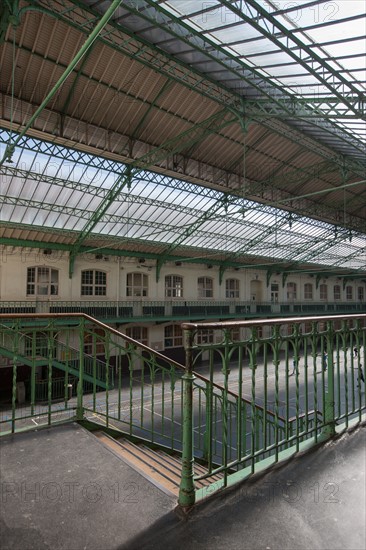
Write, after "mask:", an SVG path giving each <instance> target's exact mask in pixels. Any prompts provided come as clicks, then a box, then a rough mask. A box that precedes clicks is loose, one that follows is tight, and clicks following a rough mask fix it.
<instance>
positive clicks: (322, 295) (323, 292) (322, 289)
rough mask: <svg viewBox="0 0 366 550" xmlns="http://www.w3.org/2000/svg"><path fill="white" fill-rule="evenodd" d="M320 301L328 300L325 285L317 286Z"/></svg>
mask: <svg viewBox="0 0 366 550" xmlns="http://www.w3.org/2000/svg"><path fill="white" fill-rule="evenodd" d="M319 292H320V299H321V300H328V287H327V285H323V284H322V285H319Z"/></svg>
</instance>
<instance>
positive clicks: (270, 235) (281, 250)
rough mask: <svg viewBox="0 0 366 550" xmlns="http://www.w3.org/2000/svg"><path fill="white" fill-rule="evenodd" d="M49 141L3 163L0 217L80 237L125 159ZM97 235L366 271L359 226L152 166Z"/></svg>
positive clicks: (26, 146) (26, 145)
mask: <svg viewBox="0 0 366 550" xmlns="http://www.w3.org/2000/svg"><path fill="white" fill-rule="evenodd" d="M4 134H6V132H5V133H3V135H4ZM48 147H49V145H48V144H47V143H45V142H42V141H39V140H36V139H30V138H25V139H24V140H23V144H22V147H20V146H19V147H16V149H15V153H14V156H13V161H14V164H13V165H12V166H11V167H10V166H8V167H6V166H3V167H2V168H1V172H2V186H1V207H0V218H1V221H2V223H3V224H5V225H9V227H11V226H19V225H25V226H28V227H29V226H32V227H33V228H34V229H39V230H47V229H53V230H56V231H62V230H64V229H66V228H67V230H68V231H69V232H70V231H71V232H75V240H76V239H77V236H78V233H79V232H81V231H83V229H84V227H85V224H86V223H87V222H88V221H89V220H91V219H92V218H93V215H94V214H95V212H97V211H98V209H99V208H100V206H101V204H102V202H103V199H104V198H105V197H106V195H107V193H108V191H109V190H110V189H111V188H112V186H113V184H114V183H115V182H116V181H117V180H118V178H119V177H120V174H121V172H123V170H124V168H125V166H124V165H121V164H120V163H117V162H111V161H106V160H105V159H101V158H98V157H92V156H91V155H85V154H83V153H77V154H76V157H77V160H75V161H73V160H72V151H71V152H70V150H66V149H62V148H60V147H58V148H57V150H58V154H53V155H52V156H50V155H49V152H48ZM70 153H71V154H70ZM66 159H67V160H66ZM96 237H97V238H98V239H100V238H107V239H108V238H111V239H112V240H113V242H114V241H115V239H116V238H119V239H123V240H124V239H126V238H128V239H129V240H130V241H131V242H132V243H133V242H134V241H136V243H137V242H141V241H144V242H145V245H146V247H148V246H149V244H150V245H156V243H159V245H160V246H163V248H165V249H166V250H167V251H168V252H169V251H172V250H179V248H180V247H181V246H183V247H184V248H187V247H188V248H191V249H195V250H197V249H202V250H203V251H205V258H206V259H207V258H211V259H215V258H218V259H220V258H221V259H222V258H225V260H227V261H229V262H230V261H231V262H236V263H237V262H239V263H240V262H243V261H244V260H245V258H250V257H253V258H259V257H262V258H263V259H267V260H268V259H270V260H272V261H274V262H281V261H282V262H283V261H288V262H290V263H291V264H297V263H306V262H308V263H310V264H318V265H324V266H335V267H342V268H349V269H362V268H364V266H365V255H366V252H365V240H364V238H363V236H361V235H360V236H357V234H355V232H353V233H350V232H349V231H347V230H342V229H341V228H337V229H336V228H335V227H334V226H332V225H330V224H327V223H324V222H320V221H316V220H312V219H309V218H305V217H300V216H299V215H294V214H291V213H289V212H287V211H283V210H279V209H275V208H273V207H271V206H268V205H261V204H258V203H255V202H253V201H249V200H247V199H245V198H244V197H240V196H233V195H227V194H224V193H222V192H219V191H216V190H213V189H206V188H202V187H200V186H198V185H195V184H193V183H187V182H183V181H180V180H174V179H171V178H168V177H166V176H163V175H159V174H156V173H152V172H147V171H143V170H138V171H136V172H135V175H134V177H133V178H132V180H131V182H130V183H129V185H128V186H125V187H123V188H122V190H121V191H120V192H119V194H118V196H117V197H116V198H115V200H114V201H113V202H112V203H111V204H110V206H109V207H108V209H107V210H106V211H105V212H104V213H103V215H102V216H101V218H100V219H99V220H98V221H97V223H96V224H95V226H94V227H93V230H92V233H91V234H90V236H89V237H88V242H93V238H96Z"/></svg>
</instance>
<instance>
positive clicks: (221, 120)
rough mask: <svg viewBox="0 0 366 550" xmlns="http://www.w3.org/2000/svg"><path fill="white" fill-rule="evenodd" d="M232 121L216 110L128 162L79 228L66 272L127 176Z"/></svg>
mask: <svg viewBox="0 0 366 550" xmlns="http://www.w3.org/2000/svg"><path fill="white" fill-rule="evenodd" d="M233 121H234V119H233V118H232V115H231V114H230V118H229V117H228V113H227V112H223V111H219V112H217V113H215V114H214V115H212V116H210V117H209V118H208V119H206V120H204V121H202V122H200V123H199V124H196V125H195V126H193V127H192V128H190V129H189V130H186V131H184V132H182V133H181V134H179V135H177V136H175V137H174V138H172V139H170V140H168V141H166V142H164V143H163V144H162V145H160V146H159V147H155V148H153V149H152V150H151V151H149V152H148V153H146V154H145V155H143V156H142V157H140V158H138V159H137V160H135V161H134V162H133V163H131V165H128V166H127V168H126V169H125V170H124V172H123V173H122V174H121V176H120V177H119V178H118V179H117V180H116V182H115V183H114V184H113V186H112V187H111V189H110V190H109V193H108V194H107V196H106V197H105V198H104V199H103V201H102V202H101V204H100V205H99V208H98V209H97V210H96V211H95V213H94V215H93V216H92V218H91V219H90V220H89V222H88V223H87V224H86V225H85V227H84V229H83V231H82V232H81V233H80V236H79V238H78V239H77V241H76V242H75V245H74V250H73V252H72V253H71V255H70V267H69V276H70V277H71V276H72V273H73V269H74V262H75V257H76V255H77V254H78V250H79V248H80V246H81V244H82V242H83V241H84V240H85V239H86V237H87V236H88V235H89V234H90V233H91V231H92V230H93V228H94V227H95V225H96V224H97V223H98V221H99V220H100V218H101V217H102V216H103V215H104V214H105V212H106V211H107V209H108V208H109V206H110V205H111V204H112V202H113V201H114V199H115V198H116V197H117V196H118V194H119V193H120V191H121V189H122V188H123V187H125V186H126V184H127V185H128V184H129V182H131V178H132V177H133V176H134V175H135V174H136V173H137V172H139V171H141V170H143V169H145V168H148V167H149V166H151V165H154V164H155V163H157V162H158V161H159V160H162V159H164V158H166V157H167V156H169V155H170V154H173V153H174V152H176V151H180V150H182V149H184V148H185V147H187V145H188V144H191V143H195V142H196V141H198V140H201V139H204V138H206V137H207V136H208V135H210V134H211V133H212V132H216V131H218V130H219V129H222V128H224V127H226V126H228V125H230V124H232V122H233Z"/></svg>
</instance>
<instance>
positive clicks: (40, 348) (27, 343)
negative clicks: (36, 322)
mask: <svg viewBox="0 0 366 550" xmlns="http://www.w3.org/2000/svg"><path fill="white" fill-rule="evenodd" d="M49 346H50V347H49ZM52 346H53V347H52ZM51 350H52V353H53V355H55V340H54V339H51V336H50V337H49V338H48V336H47V334H44V333H43V332H35V333H28V334H26V335H25V336H24V355H25V356H26V357H49V354H50V353H51Z"/></svg>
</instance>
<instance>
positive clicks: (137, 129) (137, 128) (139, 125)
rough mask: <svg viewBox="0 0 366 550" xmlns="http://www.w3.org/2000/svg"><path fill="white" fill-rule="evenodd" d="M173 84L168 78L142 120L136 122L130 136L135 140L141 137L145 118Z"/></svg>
mask: <svg viewBox="0 0 366 550" xmlns="http://www.w3.org/2000/svg"><path fill="white" fill-rule="evenodd" d="M172 85H173V82H172V81H171V80H167V81H166V82H165V83H164V85H163V86H162V88H161V89H160V90H159V91H158V93H157V94H156V96H155V97H154V99H153V101H152V102H151V103H150V104H149V107H148V109H147V111H146V113H145V114H144V115H143V116H142V117H141V118H140V120H139V121H138V123H137V124H136V126H135V128H134V129H133V131H132V133H131V136H130V138H131V140H135V139H137V138H138V137H139V133H140V130H141V128H142V126H143V124H144V122H145V120H146V119H147V117H148V116H149V114H150V113H151V111H152V110H153V108H154V107H156V104H157V102H158V101H159V99H160V98H161V97H162V96H163V95H164V94H165V92H167V91H168V90H169V89H170V88H171V87H172Z"/></svg>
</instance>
